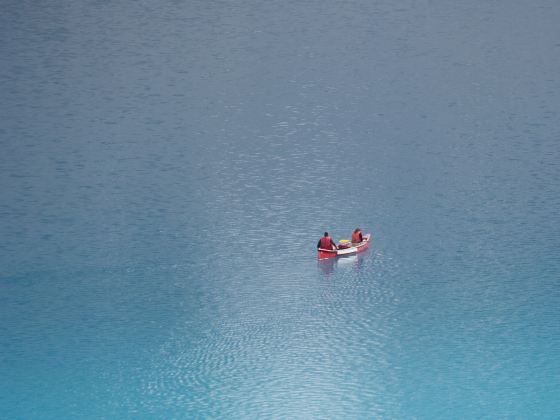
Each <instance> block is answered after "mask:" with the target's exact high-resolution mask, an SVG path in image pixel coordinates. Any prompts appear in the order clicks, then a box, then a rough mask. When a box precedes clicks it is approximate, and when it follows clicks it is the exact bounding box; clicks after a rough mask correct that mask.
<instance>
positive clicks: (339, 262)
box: [317, 250, 369, 276]
mask: <svg viewBox="0 0 560 420" xmlns="http://www.w3.org/2000/svg"><path fill="white" fill-rule="evenodd" d="M368 254H369V250H366V251H365V252H361V253H359V254H353V255H349V256H347V257H344V256H341V257H338V258H330V259H327V260H318V261H317V266H318V267H319V270H320V271H321V274H323V275H326V276H329V275H331V274H333V273H334V272H335V270H336V269H337V268H353V269H359V268H360V267H361V266H362V265H363V264H364V261H365V259H366V258H367V256H368Z"/></svg>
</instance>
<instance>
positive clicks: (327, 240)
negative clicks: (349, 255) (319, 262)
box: [317, 232, 338, 250]
mask: <svg viewBox="0 0 560 420" xmlns="http://www.w3.org/2000/svg"><path fill="white" fill-rule="evenodd" d="M317 249H329V250H330V249H338V247H337V246H336V244H335V243H334V241H333V240H332V239H331V237H330V236H329V233H328V232H325V235H324V236H323V237H322V238H321V239H319V242H318V243H317Z"/></svg>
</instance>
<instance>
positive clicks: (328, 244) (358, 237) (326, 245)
mask: <svg viewBox="0 0 560 420" xmlns="http://www.w3.org/2000/svg"><path fill="white" fill-rule="evenodd" d="M363 241H364V237H363V236H362V231H361V230H360V228H356V229H355V230H354V232H352V244H353V245H355V244H359V243H361V242H363ZM341 242H343V241H341ZM344 242H347V240H344ZM317 249H328V250H332V249H338V246H337V245H336V244H335V243H334V241H333V240H332V238H331V237H330V236H329V233H328V232H325V234H324V235H323V237H322V238H321V239H319V242H318V243H317Z"/></svg>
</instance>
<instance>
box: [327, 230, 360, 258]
mask: <svg viewBox="0 0 560 420" xmlns="http://www.w3.org/2000/svg"><path fill="white" fill-rule="evenodd" d="M370 237H371V234H369V233H368V234H366V235H364V241H363V242H360V243H359V244H357V245H355V246H351V247H350V248H345V249H333V250H329V249H319V250H317V259H319V260H327V259H329V258H336V257H342V256H345V255H353V254H357V253H358V252H362V251H365V250H366V249H367V248H368V246H369V242H370Z"/></svg>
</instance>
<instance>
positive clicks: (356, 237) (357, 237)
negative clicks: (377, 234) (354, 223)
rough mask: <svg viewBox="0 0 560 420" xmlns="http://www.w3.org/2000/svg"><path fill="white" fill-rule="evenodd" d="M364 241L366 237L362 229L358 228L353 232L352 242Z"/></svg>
mask: <svg viewBox="0 0 560 420" xmlns="http://www.w3.org/2000/svg"><path fill="white" fill-rule="evenodd" d="M363 241H364V237H363V236H362V231H361V230H360V228H356V229H355V230H354V232H352V243H353V244H359V243H360V242H363Z"/></svg>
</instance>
